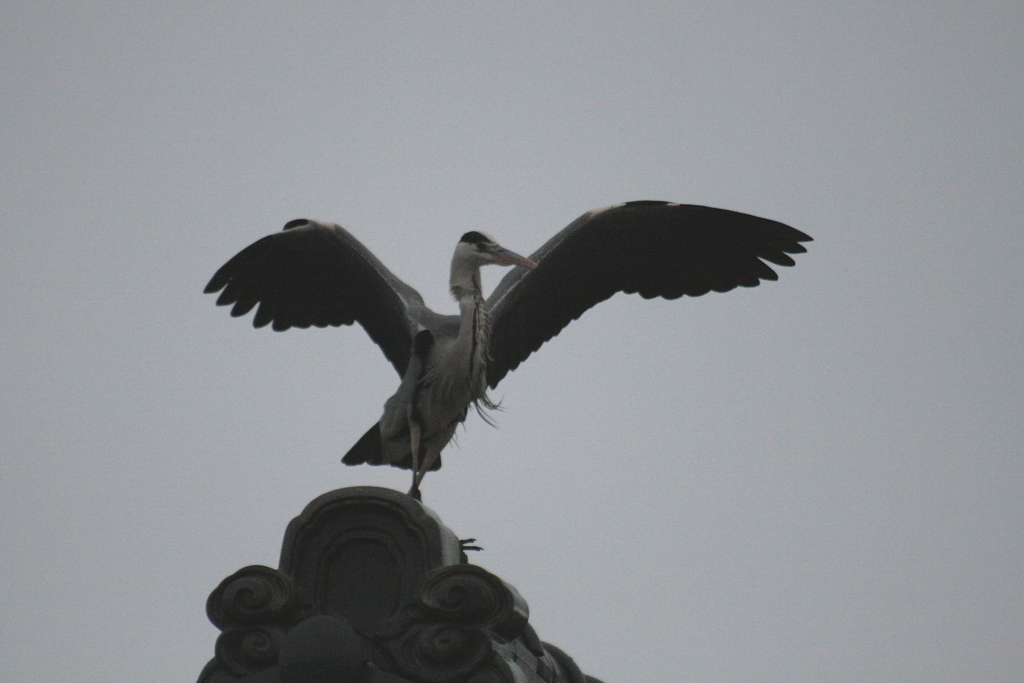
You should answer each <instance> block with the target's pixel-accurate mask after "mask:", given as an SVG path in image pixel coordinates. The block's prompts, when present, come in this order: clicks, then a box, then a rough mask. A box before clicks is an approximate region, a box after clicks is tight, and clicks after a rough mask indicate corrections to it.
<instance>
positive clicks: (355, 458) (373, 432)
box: [341, 422, 381, 465]
mask: <svg viewBox="0 0 1024 683" xmlns="http://www.w3.org/2000/svg"><path fill="white" fill-rule="evenodd" d="M341 461H342V462H343V463H345V464H346V465H362V464H363V463H367V462H368V463H370V464H371V465H380V464H381V456H380V423H379V422H378V423H377V424H375V425H373V426H372V427H370V429H369V430H367V432H366V433H365V434H363V435H362V437H360V439H359V441H356V443H355V445H354V446H352V448H350V449H349V450H348V453H346V454H345V456H344V457H343V458H342V459H341Z"/></svg>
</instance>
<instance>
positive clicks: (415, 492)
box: [409, 484, 423, 503]
mask: <svg viewBox="0 0 1024 683" xmlns="http://www.w3.org/2000/svg"><path fill="white" fill-rule="evenodd" d="M409 495H410V496H411V497H412V498H414V499H416V500H418V501H420V502H421V503H422V502H423V494H421V493H420V487H419V485H418V484H413V485H412V488H411V489H409Z"/></svg>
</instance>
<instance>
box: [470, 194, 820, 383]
mask: <svg viewBox="0 0 1024 683" xmlns="http://www.w3.org/2000/svg"><path fill="white" fill-rule="evenodd" d="M808 241H811V237H809V236H808V235H806V234H804V233H802V232H800V231H799V230H796V229H794V228H791V227H789V226H788V225H784V224H782V223H778V222H776V221H772V220H768V219H766V218H758V217H757V216H750V215H747V214H743V213H737V212H735V211H727V210H725V209H715V208H711V207H706V206H695V205H686V204H672V203H669V202H659V201H639V202H628V203H626V204H620V205H617V206H613V207H609V208H607V209H598V210H595V211H589V212H587V213H585V214H583V215H582V216H580V217H579V218H577V219H576V220H575V221H573V222H572V223H570V224H569V225H568V226H567V227H566V228H565V229H564V230H562V231H561V232H559V233H558V234H557V235H555V236H554V237H553V238H551V239H550V240H549V241H548V242H547V243H546V244H545V245H544V246H542V247H541V248H540V249H538V250H537V251H536V252H534V253H533V254H532V255H531V256H530V259H531V260H532V261H534V262H535V263H537V264H538V265H537V268H536V269H534V270H527V269H525V268H515V269H513V270H512V271H511V272H510V273H508V274H507V275H506V276H505V277H504V278H503V279H502V280H501V282H500V283H499V284H498V286H497V288H495V290H494V292H493V293H492V294H491V296H490V298H489V299H488V301H487V304H488V307H489V308H490V316H491V345H490V360H489V362H488V365H487V383H488V385H489V386H490V387H491V388H494V387H495V386H497V384H498V383H499V382H500V381H501V380H502V379H503V378H504V377H505V375H506V374H508V373H509V372H510V371H512V370H514V369H516V368H517V367H519V364H520V363H522V362H523V361H524V360H526V358H527V357H529V355H530V354H531V353H533V352H534V351H536V350H537V349H539V348H540V346H541V345H542V344H543V343H544V342H546V341H548V340H549V339H551V338H552V337H554V336H555V335H557V334H558V333H559V332H560V331H561V330H562V328H564V327H565V326H566V325H568V324H569V323H570V322H572V321H573V320H576V319H577V318H579V317H580V316H581V315H583V313H584V312H585V311H586V310H587V309H589V308H591V307H592V306H594V305H595V304H597V303H600V302H601V301H604V300H605V299H608V298H610V297H611V296H612V295H614V294H615V293H616V292H626V293H628V294H639V295H640V296H641V297H643V298H645V299H652V298H655V297H663V298H666V299H677V298H679V297H682V296H684V295H685V296H701V295H703V294H707V293H708V292H710V291H715V292H728V291H730V290H732V289H734V288H736V287H755V286H757V285H758V284H759V283H760V281H761V280H777V279H778V274H777V273H776V272H775V271H774V270H773V269H772V268H771V266H769V265H768V263H772V264H774V265H777V266H792V265H794V263H795V262H794V261H793V259H792V258H791V257H790V256H789V254H800V253H804V252H805V251H807V250H806V249H805V248H804V247H803V245H801V244H800V243H801V242H808ZM766 262H768V263H766Z"/></svg>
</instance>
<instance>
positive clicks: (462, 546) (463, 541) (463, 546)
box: [459, 538, 483, 552]
mask: <svg viewBox="0 0 1024 683" xmlns="http://www.w3.org/2000/svg"><path fill="white" fill-rule="evenodd" d="M474 543H476V539H475V538H460V539H459V550H461V551H463V552H465V551H467V550H483V548H481V547H480V546H478V545H473V544H474Z"/></svg>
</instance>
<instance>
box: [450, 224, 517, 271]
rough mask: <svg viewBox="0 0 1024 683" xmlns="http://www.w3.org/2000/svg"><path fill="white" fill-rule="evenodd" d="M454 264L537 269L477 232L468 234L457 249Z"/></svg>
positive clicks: (491, 238) (492, 239) (453, 259)
mask: <svg viewBox="0 0 1024 683" xmlns="http://www.w3.org/2000/svg"><path fill="white" fill-rule="evenodd" d="M452 261H453V264H454V262H456V261H460V262H462V263H464V264H466V265H469V266H473V267H479V266H486V265H488V264H492V263H493V264H494V265H498V266H522V267H523V268H536V267H537V264H536V263H534V262H533V261H531V260H530V259H528V258H526V257H525V256H520V255H519V254H517V253H515V252H512V251H509V250H508V249H506V248H505V247H503V246H501V245H500V244H498V243H497V241H495V239H494V238H493V237H491V236H489V235H485V234H484V233H482V232H477V231H475V230H473V231H471V232H467V233H466V234H465V235H463V236H462V239H461V240H459V244H458V246H456V247H455V256H454V257H453V258H452Z"/></svg>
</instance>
